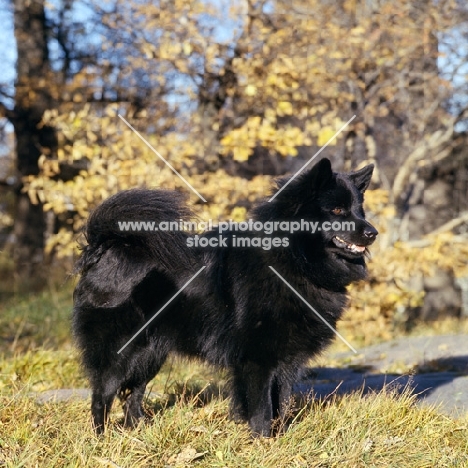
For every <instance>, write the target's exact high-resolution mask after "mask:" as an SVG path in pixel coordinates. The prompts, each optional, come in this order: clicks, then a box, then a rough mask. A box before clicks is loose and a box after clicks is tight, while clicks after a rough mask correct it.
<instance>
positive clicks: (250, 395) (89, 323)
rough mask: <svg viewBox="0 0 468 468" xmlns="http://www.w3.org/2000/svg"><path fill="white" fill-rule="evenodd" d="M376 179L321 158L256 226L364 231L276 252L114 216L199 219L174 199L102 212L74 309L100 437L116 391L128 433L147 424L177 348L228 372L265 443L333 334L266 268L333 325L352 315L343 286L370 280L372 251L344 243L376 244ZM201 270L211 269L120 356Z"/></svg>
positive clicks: (257, 212)
mask: <svg viewBox="0 0 468 468" xmlns="http://www.w3.org/2000/svg"><path fill="white" fill-rule="evenodd" d="M372 170H373V166H372V165H370V166H367V167H365V168H364V169H362V170H360V171H357V172H354V173H350V174H339V173H333V172H332V169H331V165H330V162H329V161H328V160H327V159H323V160H321V161H320V162H318V163H317V164H316V165H315V166H314V167H313V168H312V169H310V170H309V171H307V172H305V173H303V174H301V175H300V176H299V177H297V178H296V179H295V180H293V181H292V182H291V183H290V184H289V185H287V186H286V187H285V188H284V190H283V191H282V192H281V193H280V194H279V195H278V196H277V197H276V198H275V199H274V200H273V201H272V202H271V203H269V202H267V201H264V202H262V203H260V204H259V205H258V206H257V207H256V208H255V209H254V210H253V213H252V218H253V219H255V220H258V221H263V222H266V221H275V220H279V221H287V220H300V219H306V220H315V221H320V222H323V221H330V222H333V221H337V220H338V221H354V222H355V226H356V229H355V230H354V231H352V232H348V231H343V232H336V231H324V230H322V231H317V232H316V233H315V234H311V233H310V232H296V233H294V234H289V233H284V232H277V233H273V234H271V236H269V237H281V238H283V237H285V236H287V237H288V238H289V246H288V247H276V248H275V247H272V248H271V249H270V250H264V249H262V248H255V247H251V248H232V247H227V248H226V247H222V248H221V247H220V248H209V249H206V248H205V249H203V248H197V249H196V248H190V247H188V246H187V238H188V234H187V233H183V232H172V231H171V232H169V231H157V232H121V231H119V230H118V227H117V221H138V220H142V221H156V222H159V221H171V220H174V221H177V220H180V219H181V218H182V219H189V218H190V217H191V213H190V211H189V210H188V209H187V208H186V207H185V205H184V203H183V198H182V197H181V195H180V194H178V193H175V192H168V191H157V190H130V191H125V192H121V193H118V194H117V195H115V196H113V197H111V198H109V199H108V200H107V201H105V202H104V203H103V204H102V205H101V206H99V207H98V208H97V209H96V210H95V211H94V213H93V214H92V215H91V216H90V218H89V221H88V224H87V227H86V238H87V245H86V246H85V247H84V249H83V254H82V256H81V258H80V260H79V261H78V263H77V269H78V271H79V272H80V273H81V279H80V281H79V283H78V285H77V287H76V290H75V293H74V301H75V305H74V312H73V330H74V335H75V337H76V340H77V343H78V346H79V348H80V349H81V351H82V360H83V364H84V367H85V369H86V371H87V373H88V375H89V378H90V382H91V387H92V392H93V394H92V408H91V409H92V415H93V421H94V426H95V429H96V431H97V433H101V432H103V430H104V425H105V421H106V419H107V416H108V413H109V411H110V408H111V405H112V402H113V400H114V398H115V396H116V395H119V396H120V398H121V399H122V401H123V402H124V412H125V422H126V425H127V426H130V427H131V426H134V425H135V424H136V423H137V422H138V420H139V419H140V418H141V417H142V416H144V413H143V410H142V406H141V403H142V398H143V394H144V391H145V388H146V385H147V383H148V382H149V381H150V380H151V379H152V378H153V377H154V376H155V375H156V374H157V372H158V371H159V369H160V368H161V366H162V364H163V363H164V361H165V359H166V357H167V356H168V353H170V352H176V353H179V354H182V355H188V356H194V357H198V358H201V359H203V360H205V361H207V362H209V363H211V364H213V365H215V366H220V367H223V368H226V369H228V370H229V371H230V374H231V378H232V394H231V413H232V416H233V417H235V418H236V419H238V420H242V421H247V422H248V423H249V424H250V427H251V429H252V431H253V433H254V434H257V435H265V436H269V435H270V434H271V432H272V420H273V419H274V418H276V417H278V416H282V415H283V412H284V410H285V405H286V404H287V403H288V400H289V399H290V396H291V388H292V384H293V382H294V381H295V379H296V378H297V377H298V374H299V372H300V370H301V368H302V367H303V366H304V365H305V363H306V362H307V361H308V360H309V359H310V358H311V357H312V356H314V355H316V354H317V353H318V352H320V351H321V350H322V349H323V348H324V347H325V346H326V345H327V344H328V343H329V342H330V341H331V340H332V339H333V338H334V334H333V332H332V331H331V330H330V329H329V328H328V327H326V326H325V324H323V323H322V322H321V321H320V320H319V319H318V318H317V317H316V315H315V314H314V313H313V312H312V311H311V310H310V309H309V308H308V307H307V306H306V305H305V304H304V303H303V302H301V300H300V299H299V298H298V297H297V296H296V295H295V294H294V293H293V292H292V291H291V290H290V289H289V288H288V287H287V286H286V285H285V284H284V283H283V282H282V281H281V279H280V278H278V277H277V276H276V274H275V273H274V272H273V271H272V270H271V269H270V268H269V266H272V267H273V268H275V269H276V270H277V271H278V272H279V273H280V274H281V275H282V276H283V277H284V278H285V279H286V280H287V281H288V282H289V283H290V284H291V285H292V286H293V287H294V288H295V289H296V290H297V291H298V292H299V293H300V294H301V295H302V297H303V298H305V299H306V300H307V301H308V302H309V303H310V304H311V305H312V306H313V307H314V308H315V309H316V310H317V311H318V312H319V313H320V314H321V315H322V316H323V317H324V318H325V319H326V320H327V321H328V323H329V324H330V325H331V326H332V327H335V326H336V322H337V320H338V319H339V318H340V316H341V314H342V312H343V309H344V307H345V306H346V286H347V285H349V284H350V283H351V282H353V281H358V280H361V279H363V278H364V277H365V274H366V267H365V255H364V254H365V252H366V251H367V249H366V251H364V252H352V251H351V250H350V249H349V248H345V247H344V245H346V244H343V241H345V242H347V243H349V244H355V245H358V246H361V248H360V250H363V247H367V246H368V245H370V244H371V243H372V242H373V241H374V239H375V236H376V235H377V231H376V230H375V229H374V228H373V227H372V226H371V225H370V224H369V223H368V222H367V221H366V220H365V219H364V211H363V208H362V202H363V193H364V191H365V190H366V188H367V186H368V185H369V182H370V179H371V175H372ZM284 183H285V181H282V182H281V181H280V182H279V186H284ZM337 208H339V210H337ZM340 210H341V211H340ZM235 235H242V236H243V237H246V236H250V237H256V236H257V237H258V235H259V233H258V232H252V233H245V232H243V233H238V232H225V233H224V236H225V237H228V238H229V243H228V245H230V244H231V241H232V238H233V236H235ZM203 236H204V237H206V238H211V237H218V233H217V232H207V233H205V234H204V235H203ZM335 236H338V237H339V238H340V239H341V241H338V240H337V239H336V237H335ZM348 247H349V245H348ZM203 265H205V266H206V268H205V270H204V271H202V272H201V273H200V274H199V276H198V277H197V278H196V279H195V280H194V281H193V282H192V283H191V284H190V285H189V286H188V287H187V288H186V289H185V290H184V291H183V292H182V293H181V294H180V295H179V296H178V297H177V298H176V299H175V300H174V301H173V302H172V303H171V304H170V305H169V306H168V307H167V308H166V309H164V310H163V312H161V314H160V315H159V316H158V317H157V318H156V319H155V320H153V321H152V322H151V323H150V324H149V325H148V327H147V328H146V329H145V330H144V331H143V332H142V333H141V334H140V335H138V337H137V338H136V339H135V340H134V341H132V342H131V343H130V344H129V345H128V346H127V347H126V348H125V349H124V350H123V351H122V352H121V353H120V354H118V350H119V349H120V348H122V347H123V346H124V345H125V344H126V343H127V342H128V340H129V339H130V338H131V337H132V336H133V335H134V334H135V333H136V331H137V330H139V329H140V328H141V327H142V326H143V325H144V324H145V323H146V321H148V320H149V319H150V318H151V317H152V316H153V315H154V314H155V312H157V311H158V310H159V309H160V308H161V307H162V306H163V305H164V304H165V303H166V302H167V301H168V300H169V299H170V298H171V297H172V296H173V295H174V294H175V293H176V292H177V291H178V290H179V288H180V287H181V286H183V285H184V284H185V283H186V282H187V281H188V280H189V279H190V278H191V277H192V276H193V275H194V274H195V273H196V272H197V271H198V270H199V269H200V268H201V266H203Z"/></svg>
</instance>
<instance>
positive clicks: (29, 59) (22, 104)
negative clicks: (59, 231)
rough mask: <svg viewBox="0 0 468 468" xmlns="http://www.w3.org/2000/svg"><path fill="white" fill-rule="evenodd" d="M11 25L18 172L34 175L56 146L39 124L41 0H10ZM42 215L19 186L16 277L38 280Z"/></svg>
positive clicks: (47, 92) (47, 97)
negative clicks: (43, 157)
mask: <svg viewBox="0 0 468 468" xmlns="http://www.w3.org/2000/svg"><path fill="white" fill-rule="evenodd" d="M14 27H15V38H16V44H17V51H18V60H17V66H16V71H17V77H16V83H15V108H14V111H13V114H14V118H13V126H14V130H15V137H16V157H17V159H16V167H17V171H18V176H19V178H23V177H25V176H29V175H37V174H38V172H39V167H38V160H39V156H40V155H41V154H43V153H45V154H47V153H49V154H50V153H51V152H52V151H54V148H55V146H56V145H55V140H56V137H55V132H54V131H53V129H50V128H47V127H46V128H39V123H40V121H41V118H42V115H43V113H44V111H45V110H46V109H50V108H52V107H53V99H52V97H51V86H52V83H53V80H52V79H51V78H52V77H51V72H50V65H49V54H48V46H47V24H46V17H45V9H44V0H14ZM44 232H45V219H44V211H43V206H42V204H41V203H37V204H33V203H32V202H31V200H30V199H29V197H28V196H27V194H24V193H21V192H18V193H17V201H16V213H15V226H14V235H15V241H14V242H15V245H14V249H15V250H14V258H15V269H16V280H18V281H20V283H21V284H24V283H25V284H26V285H30V284H31V283H34V284H37V283H41V280H44V279H45V275H44V274H43V273H42V271H41V270H42V268H41V267H42V262H43V257H44Z"/></svg>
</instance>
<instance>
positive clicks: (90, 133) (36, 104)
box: [0, 0, 468, 329]
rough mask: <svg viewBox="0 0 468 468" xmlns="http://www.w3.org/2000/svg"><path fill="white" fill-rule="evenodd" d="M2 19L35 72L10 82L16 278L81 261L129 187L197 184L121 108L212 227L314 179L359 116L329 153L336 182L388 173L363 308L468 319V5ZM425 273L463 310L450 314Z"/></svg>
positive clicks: (347, 0) (6, 210)
mask: <svg viewBox="0 0 468 468" xmlns="http://www.w3.org/2000/svg"><path fill="white" fill-rule="evenodd" d="M4 1H5V2H6V0H4ZM4 8H5V11H4V13H3V14H4V16H5V17H6V18H9V20H10V21H11V22H12V23H11V24H14V34H15V38H16V51H17V61H16V74H15V77H14V84H13V83H12V82H9V81H8V80H5V81H4V82H3V83H2V84H1V86H0V97H1V99H2V103H1V104H0V116H1V117H2V122H3V124H4V125H3V134H4V140H3V141H4V143H5V147H7V148H8V147H9V148H11V142H12V138H11V128H13V129H14V141H15V147H14V151H13V150H12V151H10V152H9V153H8V152H7V153H6V154H7V155H9V156H10V157H6V156H5V157H3V158H1V159H2V160H3V161H8V162H5V163H4V165H3V166H4V167H5V169H3V170H2V173H1V174H2V175H0V177H1V178H2V181H1V184H2V187H3V193H4V194H5V203H4V205H2V208H3V214H2V216H3V217H0V222H2V220H3V225H4V227H3V233H5V234H8V236H6V235H5V236H4V238H5V240H6V239H9V242H6V243H5V251H6V252H14V255H12V254H11V255H10V254H8V255H9V256H10V257H11V258H14V270H15V275H16V276H15V278H16V284H18V285H19V284H25V283H26V284H31V280H34V282H36V281H39V282H41V281H40V280H41V279H43V277H44V274H43V272H44V271H46V272H47V275H49V267H47V268H45V266H44V265H55V264H57V263H58V260H57V259H59V258H67V257H68V258H69V257H70V256H72V254H73V250H74V249H75V248H76V242H75V240H76V234H77V233H78V231H79V229H80V227H81V226H82V224H83V221H84V219H85V218H86V216H87V214H88V213H89V210H90V209H92V208H93V207H94V206H96V204H98V203H99V202H100V201H102V200H103V199H105V198H106V197H108V196H109V195H111V194H112V193H115V192H116V191H118V190H121V189H124V188H129V187H135V186H143V185H145V186H149V187H164V188H176V189H179V190H184V191H186V190H187V187H186V186H185V185H184V184H183V183H182V182H181V181H180V180H179V179H178V178H177V177H175V176H174V174H173V173H172V172H171V171H170V169H169V168H167V167H166V166H165V165H164V163H163V162H162V161H160V159H159V158H158V157H157V156H156V155H155V154H154V153H153V152H152V151H151V150H150V149H149V148H148V147H147V146H146V145H145V144H144V143H143V142H142V141H141V140H140V139H139V138H138V137H137V135H135V133H134V132H133V131H132V130H131V129H129V128H128V127H127V126H126V125H125V123H124V122H123V121H122V120H121V119H119V118H118V115H119V114H120V115H121V116H123V117H124V118H125V119H126V120H127V121H128V122H129V123H130V124H131V125H132V126H133V127H135V128H136V129H137V130H138V131H139V132H140V133H141V135H142V136H143V137H144V138H146V139H147V140H148V141H149V142H150V143H151V144H152V145H153V146H154V147H155V148H156V149H157V150H158V151H159V152H160V153H161V155H162V156H163V157H164V158H166V159H167V160H168V161H170V163H171V164H172V165H173V166H174V167H175V169H177V171H179V172H180V173H181V174H182V175H183V176H184V177H185V178H186V179H187V180H189V181H190V183H191V184H193V186H194V187H195V188H196V189H197V190H198V191H200V192H201V193H202V195H203V196H204V197H205V198H206V200H207V201H208V203H206V204H205V203H202V202H201V200H200V199H199V198H198V197H197V196H196V195H194V194H193V193H191V192H188V193H189V196H190V199H191V202H192V203H193V205H194V207H195V209H196V211H197V213H198V214H199V215H200V217H202V218H203V219H207V218H214V219H217V218H220V217H222V218H229V217H232V218H235V219H241V218H242V217H244V216H245V215H246V211H247V210H248V208H249V207H250V206H251V204H252V203H253V201H254V200H255V199H257V198H259V197H261V196H263V195H266V194H267V192H268V190H269V184H270V179H271V176H277V175H282V174H284V173H288V172H294V171H296V170H297V169H299V168H300V167H301V166H302V165H303V164H304V163H305V162H306V161H308V160H309V159H310V158H311V157H312V156H313V155H314V154H315V153H316V152H317V151H318V150H319V149H320V147H321V146H323V145H324V144H326V143H327V142H328V140H329V139H330V138H331V137H333V135H334V134H335V132H336V131H337V130H338V129H339V128H341V127H342V126H343V124H344V123H345V122H347V121H348V120H349V119H351V118H352V117H353V116H354V115H355V116H356V117H355V118H354V120H352V122H351V123H350V124H349V125H348V126H347V127H346V129H345V130H344V131H343V132H342V133H341V134H340V135H339V137H338V138H337V139H335V140H333V142H332V143H331V144H330V146H328V147H327V148H326V149H325V150H324V151H323V153H322V155H326V156H327V157H330V158H331V159H332V160H333V163H334V167H335V168H336V170H343V171H347V170H351V169H353V168H356V167H359V166H360V165H363V164H367V163H369V162H373V163H374V164H376V167H377V170H376V173H375V177H374V181H373V185H372V188H373V189H374V190H373V191H371V192H369V195H368V206H369V214H370V216H371V217H372V220H373V222H375V223H378V224H379V228H380V230H381V236H380V238H381V239H380V245H379V246H378V247H376V248H375V249H374V261H373V263H372V265H371V277H372V281H373V282H374V283H373V286H372V289H367V290H366V291H368V292H367V293H366V294H364V289H365V288H366V287H370V286H366V287H365V286H363V285H360V286H358V287H357V289H356V290H357V291H358V292H359V294H360V301H361V304H360V305H359V307H360V310H361V312H362V311H363V310H366V311H367V312H365V313H364V316H366V317H368V318H369V320H374V321H381V322H382V329H384V325H385V324H387V323H388V321H389V320H390V321H392V320H395V317H396V316H397V315H398V316H399V317H400V319H401V320H402V321H407V320H409V319H410V318H411V317H414V316H431V313H430V312H429V311H428V310H429V309H430V310H434V307H435V308H436V309H437V307H439V309H440V311H441V312H440V313H441V314H443V313H444V311H445V312H446V311H447V310H449V309H450V311H451V312H450V313H451V314H453V315H458V316H459V315H461V314H463V313H465V314H467V315H468V305H467V302H468V300H467V286H466V281H465V280H464V278H466V277H467V276H468V275H467V272H466V259H467V258H468V257H467V255H468V252H467V248H466V245H467V242H466V240H467V239H466V236H467V232H468V228H467V220H468V216H467V212H468V197H467V192H468V151H467V150H466V147H467V122H468V120H467V117H468V115H467V114H468V111H467V109H468V80H467V75H468V69H467V66H466V63H467V61H468V60H467V59H468V47H467V44H468V21H467V18H468V9H467V7H466V6H465V5H464V3H463V2H461V1H455V0H449V1H445V2H427V1H423V0H421V1H411V2H410V1H408V0H396V1H391V2H390V1H384V0H370V1H369V0H340V1H337V2H330V1H327V0H308V1H296V0H293V1H288V2H285V1H282V0H276V1H254V0H246V1H242V2H234V1H228V0H211V1H202V0H190V1H189V0H172V1H164V0H162V1H157V2H155V1H146V0H139V1H138V2H133V1H123V0H109V1H107V2H95V1H93V0H88V1H78V0H75V1H73V0H64V1H53V2H51V3H50V4H49V3H44V2H43V1H35V0H28V1H25V0H15V1H14V2H13V3H12V4H9V3H8V4H7V3H4ZM8 122H9V123H10V124H12V126H13V127H11V126H10V125H8ZM8 143H10V146H8ZM8 194H9V195H8ZM2 196H3V195H2ZM13 205H14V206H13ZM431 233H432V234H431ZM425 235H429V236H428V237H423V236H425ZM426 277H428V278H434V277H436V278H437V277H438V278H439V280H438V281H439V282H438V284H439V286H440V288H439V289H436V291H437V292H438V294H439V295H440V294H442V293H441V291H442V292H443V291H445V293H444V294H446V295H447V297H452V298H453V297H456V298H457V299H456V300H455V301H452V302H453V303H450V301H449V302H447V301H446V302H443V301H442V302H440V303H438V304H436V306H437V307H436V306H434V304H432V303H431V302H430V301H429V300H428V299H427V298H428V297H430V292H431V290H430V287H431V286H430V284H432V285H433V283H430V281H429V283H428V281H426V279H425V278H426ZM444 288H445V289H444ZM450 288H451V289H450ZM353 293H354V292H353ZM372 294H373V295H372ZM363 297H364V298H365V300H364V302H365V304H364V305H362V301H363ZM366 304H367V306H366ZM425 308H426V309H427V310H426V309H425ZM428 308H429V309H428ZM366 314H367V315H366ZM436 316H439V312H437V313H436ZM400 319H399V320H400ZM379 323H380V322H379Z"/></svg>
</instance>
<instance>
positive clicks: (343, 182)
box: [308, 159, 378, 258]
mask: <svg viewBox="0 0 468 468" xmlns="http://www.w3.org/2000/svg"><path fill="white" fill-rule="evenodd" d="M373 170H374V165H373V164H369V165H368V166H365V167H364V168H362V169H360V170H359V171H356V172H351V173H348V174H342V173H333V172H332V169H331V165H330V161H329V160H328V159H323V160H322V161H320V162H319V163H318V164H317V165H316V166H315V167H314V168H312V170H311V171H310V174H308V175H309V177H312V178H313V179H314V181H315V184H316V185H317V184H318V185H319V186H321V189H320V190H318V191H316V202H315V204H316V206H317V204H318V206H319V207H320V210H321V215H320V216H319V218H320V219H321V223H322V231H323V234H322V236H323V237H324V238H325V239H327V240H328V242H329V244H330V246H329V249H330V250H334V251H335V253H336V254H337V255H340V256H344V257H347V258H356V257H360V256H362V255H364V254H365V253H366V252H367V247H368V246H369V245H371V244H372V243H373V242H374V241H375V239H376V236H377V234H378V232H377V229H375V228H374V226H372V225H371V224H370V223H369V222H368V221H367V220H366V219H365V213H364V209H363V206H362V205H363V201H364V192H365V191H366V189H367V187H368V186H369V184H370V181H371V178H372V172H373ZM324 220H326V221H327V223H325V222H324Z"/></svg>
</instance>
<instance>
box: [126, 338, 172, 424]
mask: <svg viewBox="0 0 468 468" xmlns="http://www.w3.org/2000/svg"><path fill="white" fill-rule="evenodd" d="M166 357H167V351H166V347H165V346H164V345H163V344H162V343H161V341H156V340H153V343H152V345H151V346H149V347H148V348H146V349H145V350H144V351H142V352H141V353H140V355H139V356H138V359H137V360H136V361H135V363H134V368H133V373H132V375H131V377H130V378H129V379H127V380H126V382H125V383H124V384H123V385H122V386H121V389H120V393H119V398H120V399H121V401H122V402H123V410H124V415H125V418H124V426H125V427H127V428H130V429H131V428H134V427H136V426H137V425H138V423H139V421H140V420H141V419H142V418H144V417H146V418H149V414H148V413H147V412H146V411H145V410H144V408H143V404H142V403H143V397H144V395H145V390H146V386H147V385H148V383H149V382H150V381H151V380H152V379H153V378H154V377H155V376H156V374H157V373H158V372H159V370H160V369H161V366H162V365H163V364H164V361H165V360H166Z"/></svg>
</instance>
